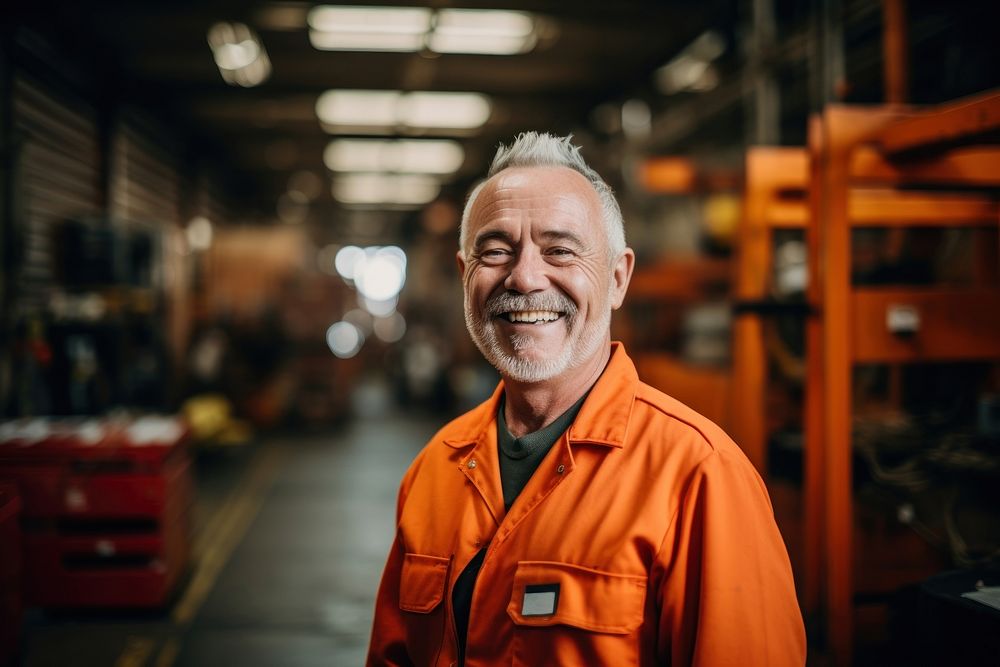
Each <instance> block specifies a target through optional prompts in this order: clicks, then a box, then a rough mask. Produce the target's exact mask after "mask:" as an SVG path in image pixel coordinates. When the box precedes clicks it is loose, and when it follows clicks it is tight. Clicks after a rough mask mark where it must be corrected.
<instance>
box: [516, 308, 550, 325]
mask: <svg viewBox="0 0 1000 667" xmlns="http://www.w3.org/2000/svg"><path fill="white" fill-rule="evenodd" d="M507 317H509V318H510V321H511V322H528V323H534V322H552V321H554V320H557V319H559V313H557V312H554V311H551V310H522V311H517V312H511V313H507Z"/></svg>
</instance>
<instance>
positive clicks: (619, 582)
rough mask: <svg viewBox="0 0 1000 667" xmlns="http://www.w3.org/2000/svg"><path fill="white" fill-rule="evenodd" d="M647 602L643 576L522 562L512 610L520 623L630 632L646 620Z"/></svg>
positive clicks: (511, 612)
mask: <svg viewBox="0 0 1000 667" xmlns="http://www.w3.org/2000/svg"><path fill="white" fill-rule="evenodd" d="M526 593H527V599H525V594H526ZM645 603H646V578H645V577H643V576H638V575H632V574H615V573H613V572H602V571H600V570H592V569H590V568H586V567H580V566H578V565H568V564H566V563H552V562H542V561H522V562H520V563H518V564H517V572H516V573H515V574H514V592H513V593H512V594H511V598H510V604H509V605H507V614H508V615H509V616H510V617H511V619H513V621H514V623H516V624H517V625H532V626H547V625H570V626H573V627H576V628H581V629H584V630H592V631H594V632H607V633H611V634H629V633H631V632H633V631H634V630H635V629H636V628H638V627H639V626H640V625H641V624H642V618H643V613H644V606H645Z"/></svg>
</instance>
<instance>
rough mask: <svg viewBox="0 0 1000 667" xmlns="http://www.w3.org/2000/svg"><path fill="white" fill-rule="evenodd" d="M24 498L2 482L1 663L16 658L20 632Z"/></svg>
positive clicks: (0, 518)
mask: <svg viewBox="0 0 1000 667" xmlns="http://www.w3.org/2000/svg"><path fill="white" fill-rule="evenodd" d="M20 509H21V499H20V497H19V496H18V494H17V488H16V487H15V486H14V485H13V484H10V483H8V482H0V665H5V664H8V663H9V662H11V661H12V660H13V657H14V654H15V652H16V651H17V644H18V639H19V637H20V634H21V529H20V526H19V525H18V521H19V515H20Z"/></svg>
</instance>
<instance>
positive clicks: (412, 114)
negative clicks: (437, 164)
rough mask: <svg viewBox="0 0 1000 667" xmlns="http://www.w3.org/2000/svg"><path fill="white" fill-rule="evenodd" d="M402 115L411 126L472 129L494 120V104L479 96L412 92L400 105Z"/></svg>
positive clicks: (406, 123)
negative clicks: (491, 106)
mask: <svg viewBox="0 0 1000 667" xmlns="http://www.w3.org/2000/svg"><path fill="white" fill-rule="evenodd" d="M399 107H400V116H401V117H402V119H403V123H404V124H405V125H409V126H410V127H436V128H456V129H468V128H473V127H480V126H482V125H483V124H485V123H486V121H487V120H488V119H489V117H490V110H491V109H490V101H489V99H488V98H487V97H486V96H485V95H480V94H478V93H409V94H407V95H405V96H404V97H403V98H402V99H401V100H400V102H399Z"/></svg>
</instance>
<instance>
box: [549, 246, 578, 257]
mask: <svg viewBox="0 0 1000 667" xmlns="http://www.w3.org/2000/svg"><path fill="white" fill-rule="evenodd" d="M549 254H550V255H553V256H555V257H569V256H570V255H572V254H573V251H572V250H570V249H569V248H550V249H549Z"/></svg>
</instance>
